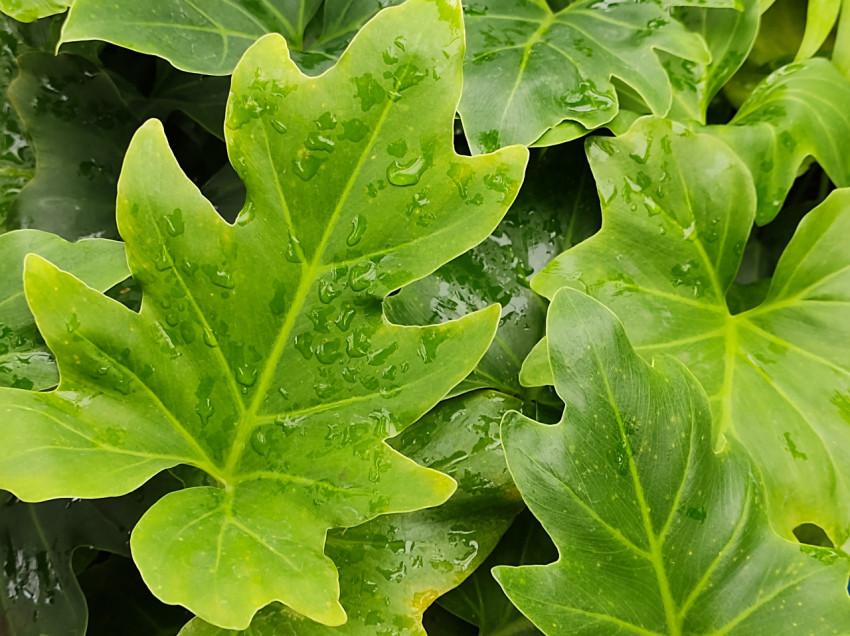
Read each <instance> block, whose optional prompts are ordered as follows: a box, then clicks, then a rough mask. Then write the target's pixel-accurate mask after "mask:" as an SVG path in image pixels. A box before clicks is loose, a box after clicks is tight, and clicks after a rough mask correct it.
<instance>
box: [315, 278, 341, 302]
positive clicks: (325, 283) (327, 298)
mask: <svg viewBox="0 0 850 636" xmlns="http://www.w3.org/2000/svg"><path fill="white" fill-rule="evenodd" d="M339 294H340V291H339V290H338V289H334V286H333V283H331V282H330V281H329V280H320V281H319V300H320V301H321V302H322V303H324V304H325V305H327V304H329V303H331V302H333V299H334V298H336V297H337V296H339Z"/></svg>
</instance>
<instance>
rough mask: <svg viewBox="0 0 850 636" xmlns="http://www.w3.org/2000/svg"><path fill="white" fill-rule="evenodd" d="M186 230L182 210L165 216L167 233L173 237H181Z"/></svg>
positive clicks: (177, 209)
mask: <svg viewBox="0 0 850 636" xmlns="http://www.w3.org/2000/svg"><path fill="white" fill-rule="evenodd" d="M184 230H185V226H184V224H183V211H182V210H181V209H180V208H176V209H175V210H174V212H172V213H171V214H167V215H166V216H165V231H166V232H168V233H169V234H170V235H171V236H174V237H177V236H180V235H181V234H183V231H184Z"/></svg>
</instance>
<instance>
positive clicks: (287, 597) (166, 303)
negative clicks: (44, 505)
mask: <svg viewBox="0 0 850 636" xmlns="http://www.w3.org/2000/svg"><path fill="white" fill-rule="evenodd" d="M388 52H389V53H390V54H391V55H392V60H391V62H392V63H391V64H387V62H385V59H386V56H387V54H388ZM462 52H463V31H462V20H461V11H460V7H459V5H456V4H451V3H447V2H445V0H439V1H437V2H434V1H433V0H431V1H429V0H412V1H410V2H408V3H406V4H405V5H403V6H402V7H397V8H393V9H390V10H388V11H386V12H384V13H383V14H382V17H379V18H377V19H375V20H373V21H372V22H371V23H370V24H369V25H368V26H367V27H365V28H364V29H363V30H362V31H361V32H360V34H358V37H357V38H355V40H354V42H352V45H351V47H350V48H349V49H348V51H347V53H346V55H344V56H343V58H342V59H341V60H340V62H339V63H338V64H337V65H336V66H335V67H334V68H333V69H331V70H329V71H328V72H326V73H325V74H324V75H322V76H321V77H320V78H309V77H306V76H304V75H302V74H301V73H300V72H299V71H298V69H297V67H296V66H295V65H294V64H293V63H292V62H291V60H290V59H289V56H288V52H287V48H286V43H285V41H284V39H283V38H282V37H280V36H277V35H272V36H268V37H266V38H263V39H262V40H261V41H260V42H258V43H257V44H256V45H254V46H253V47H252V48H251V49H250V51H249V52H248V53H246V55H245V57H244V58H243V60H242V61H241V62H240V65H239V67H238V68H237V69H236V72H235V74H234V77H233V85H232V89H231V97H230V101H229V105H228V116H227V120H226V131H227V134H226V137H227V143H228V150H229V154H230V158H231V161H232V162H233V164H234V166H235V167H236V170H237V172H238V173H239V174H240V176H241V178H242V179H243V181H244V182H245V184H246V187H247V193H248V194H247V201H246V204H245V208H244V209H243V211H242V213H241V214H240V216H239V218H238V219H237V222H236V223H235V225H228V224H227V223H225V222H224V221H223V220H222V219H221V218H220V217H219V216H218V215H217V214H216V212H215V210H214V209H213V207H212V205H211V204H210V203H209V202H208V201H206V200H205V199H204V198H203V197H202V196H201V194H200V193H199V191H198V190H197V188H196V187H195V186H194V185H193V184H192V182H191V181H190V180H189V179H188V178H187V177H186V176H185V175H183V173H182V172H181V170H180V168H179V166H178V165H177V162H176V160H175V158H174V156H173V155H172V154H171V152H170V151H169V149H168V146H167V143H166V140H165V137H164V135H163V132H162V128H161V127H160V125H159V124H158V123H157V122H150V123H148V124H147V125H145V126H144V127H143V128H142V129H141V130H140V131H139V132H138V133H137V135H136V137H135V138H134V140H133V142H132V143H131V145H130V149H129V150H128V153H127V158H126V160H125V164H124V168H123V171H122V175H121V179H120V181H119V188H118V189H119V195H118V227H119V230H120V231H121V234H122V236H123V238H124V240H125V242H126V247H127V255H128V260H129V263H130V270H131V272H132V274H133V276H134V278H135V279H136V280H137V281H139V283H140V284H141V287H142V290H143V302H142V308H141V311H140V313H138V314H136V313H134V312H131V311H129V310H127V309H125V308H124V307H123V306H121V305H120V304H118V303H116V302H114V301H112V300H111V299H108V298H106V297H104V296H102V295H100V294H98V293H95V292H94V291H93V290H91V289H88V288H87V287H85V286H84V285H82V283H80V282H79V281H78V280H76V279H75V278H73V277H72V276H70V275H68V274H65V273H63V272H61V271H59V270H58V269H56V268H55V267H54V266H52V265H50V264H49V263H48V262H47V261H45V260H43V259H40V258H37V257H30V258H29V260H28V265H27V272H26V290H27V298H28V301H29V303H30V307H31V308H32V309H33V313H34V314H35V316H36V320H37V322H38V325H39V328H40V329H41V332H42V334H43V335H44V338H45V340H46V341H47V344H48V345H49V346H50V348H51V350H52V351H53V352H54V353H55V354H56V357H57V360H58V364H59V371H60V377H61V380H60V384H59V388H58V390H57V391H55V392H52V393H42V394H32V393H25V392H22V391H15V390H11V389H6V390H3V391H0V405H2V408H4V409H5V410H6V411H7V412H9V413H14V417H12V416H9V417H6V418H4V421H3V425H2V426H0V445H2V447H3V449H4V452H3V455H2V458H0V485H2V486H3V487H6V488H8V489H9V490H12V491H13V492H15V493H16V494H17V495H18V496H19V497H21V498H23V499H27V500H40V499H45V498H50V497H56V496H60V495H68V496H79V497H102V496H107V495H113V494H119V493H122V492H126V491H128V490H131V489H132V488H134V487H136V486H138V485H139V484H141V483H143V482H144V481H146V480H147V479H149V478H150V477H151V476H152V475H153V474H155V473H157V472H159V471H161V470H163V469H164V468H169V467H172V466H175V465H177V464H188V465H190V466H194V467H196V468H198V469H201V470H203V471H204V472H206V473H207V474H208V475H210V477H211V478H212V479H213V480H214V481H215V482H216V483H217V484H218V485H219V487H193V488H187V489H185V490H181V491H179V492H176V493H173V494H171V495H168V496H166V497H165V498H163V499H162V500H160V501H159V502H158V503H157V504H155V505H154V506H153V508H151V510H150V511H148V513H147V514H146V515H145V516H144V517H143V518H142V520H141V521H140V522H139V524H138V526H137V527H136V529H135V530H134V533H133V538H132V548H133V557H134V559H135V561H136V563H137V564H138V566H139V569H140V571H141V573H142V576H143V577H144V579H145V582H146V583H147V584H148V585H149V587H150V588H151V589H152V591H153V592H154V593H155V594H156V595H157V596H158V597H159V598H160V599H162V600H163V601H165V602H168V603H179V604H182V605H185V606H186V607H188V608H189V609H191V610H192V611H193V612H194V613H195V614H197V615H198V616H200V617H202V618H204V619H205V620H207V621H209V622H211V623H214V624H217V625H220V626H222V627H226V628H230V629H245V628H247V627H248V625H249V624H250V621H251V618H252V616H253V614H254V613H255V612H256V610H258V609H259V608H261V607H263V606H265V605H267V604H268V603H271V602H272V601H281V602H283V603H285V604H287V605H289V606H290V607H292V608H293V609H294V610H296V611H298V612H299V613H301V614H304V615H306V616H308V617H310V618H311V619H313V620H316V621H318V622H321V623H324V624H329V625H338V624H340V623H343V622H344V621H345V618H346V616H345V613H344V611H343V609H342V607H341V606H340V605H339V602H338V600H337V598H338V595H339V588H338V581H337V571H336V568H335V567H334V565H333V562H332V561H331V560H330V559H329V558H328V557H327V556H325V555H324V553H323V549H324V545H325V534H326V533H327V531H328V529H329V528H334V527H350V526H355V525H359V524H361V523H364V522H365V521H368V520H369V519H371V518H374V517H376V516H378V515H381V514H387V513H396V512H406V511H411V510H419V509H421V508H424V507H428V506H433V505H437V504H439V503H442V502H443V501H445V500H446V499H447V498H448V497H449V496H450V495H451V493H452V492H453V491H454V488H455V484H454V482H453V481H452V480H451V479H450V478H449V477H446V476H445V475H442V474H440V473H438V472H436V471H434V470H431V469H427V468H423V467H420V466H419V465H417V464H416V463H415V462H413V461H412V460H410V459H408V458H406V457H404V456H403V455H401V454H400V453H398V452H396V451H395V450H393V449H391V448H390V447H389V446H387V445H386V444H385V443H384V440H385V439H386V438H388V437H389V436H391V435H393V434H394V433H395V432H397V431H399V430H401V429H403V428H404V427H405V426H407V425H408V424H410V423H411V422H413V421H415V420H416V419H417V418H419V417H420V416H421V415H423V414H424V413H425V412H427V411H428V410H429V409H430V408H431V407H432V406H433V405H434V404H436V403H437V402H438V401H439V400H440V399H441V398H442V397H443V396H444V395H445V394H446V393H447V392H448V391H449V390H450V389H451V388H452V387H453V386H454V385H455V384H456V383H457V382H459V381H460V380H461V379H463V378H464V377H465V376H466V375H467V374H468V373H469V372H470V371H471V370H472V368H473V367H474V366H475V364H476V363H477V362H478V360H479V359H480V358H481V356H482V355H483V354H484V352H485V351H486V349H487V347H488V346H489V344H490V342H491V340H492V337H493V334H494V332H495V328H496V321H497V319H498V314H499V311H498V307H491V308H489V309H487V310H484V311H482V312H478V313H476V314H474V315H471V316H468V317H465V318H463V319H461V320H458V321H455V322H452V323H447V324H445V325H439V326H434V327H400V326H397V325H393V324H392V323H390V322H389V321H388V320H386V318H384V316H383V314H382V306H381V300H382V299H383V298H384V297H385V296H386V295H387V294H388V293H390V292H391V291H393V290H395V289H398V288H399V287H402V286H403V285H405V284H407V283H409V282H411V281H413V280H415V279H417V278H421V277H423V276H425V275H427V274H428V273H430V272H431V271H433V270H434V269H436V268H437V267H439V266H440V265H442V264H444V263H445V262H447V261H449V260H450V259H452V258H454V257H456V256H457V255H458V254H460V253H462V252H463V251H465V250H467V249H469V248H470V247H471V246H472V245H474V244H476V243H478V242H480V241H481V240H483V239H484V238H485V237H486V236H487V235H488V234H489V233H490V232H491V231H492V230H493V229H494V228H495V226H496V225H497V224H498V222H499V220H500V219H501V217H502V216H503V215H504V213H505V211H506V209H507V207H508V206H509V205H510V203H511V202H512V201H513V199H514V197H515V196H516V192H517V190H518V188H519V183H520V181H521V179H522V172H523V169H524V167H525V162H526V160H527V150H526V149H524V148H518V147H515V148H510V149H505V150H504V151H502V152H499V153H497V154H493V155H489V156H486V157H474V158H473V157H463V156H459V155H457V154H455V152H454V150H453V147H452V141H453V140H452V128H453V119H454V112H455V108H456V105H457V102H458V100H459V97H460V89H461V65H462ZM330 104H333V106H332V107H331V106H330ZM414 121H415V122H416V128H415V129H414V128H413V126H412V124H411V122H414ZM402 149H403V151H402ZM467 201H469V204H468V205H467V204H466V202H467ZM461 211H462V212H461Z"/></svg>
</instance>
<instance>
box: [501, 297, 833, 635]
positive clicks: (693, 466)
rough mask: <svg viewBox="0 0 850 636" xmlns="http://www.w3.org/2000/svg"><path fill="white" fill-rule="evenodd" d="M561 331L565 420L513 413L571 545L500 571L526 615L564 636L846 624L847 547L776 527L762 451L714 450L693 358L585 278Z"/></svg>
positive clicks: (558, 312)
mask: <svg viewBox="0 0 850 636" xmlns="http://www.w3.org/2000/svg"><path fill="white" fill-rule="evenodd" d="M547 335H548V342H549V356H550V360H551V364H552V367H553V368H554V373H555V388H556V390H557V391H558V394H559V395H560V396H561V398H562V399H563V400H564V402H565V403H566V405H567V408H566V411H565V412H564V418H563V419H562V420H561V422H560V423H559V424H556V425H554V426H552V425H545V424H539V423H537V422H535V421H534V420H531V419H528V418H526V417H524V416H522V415H520V414H519V413H513V414H508V415H506V416H505V419H504V420H503V422H502V437H503V440H504V445H505V453H506V456H507V460H508V466H509V468H510V470H511V474H512V475H513V476H514V479H515V480H516V483H517V486H518V487H519V489H520V492H521V493H522V495H523V499H525V501H526V503H527V504H528V507H529V508H530V509H531V511H532V513H534V515H535V516H536V517H537V518H538V519H540V521H541V523H542V524H543V527H544V528H545V529H546V531H547V532H548V533H549V535H550V536H551V537H552V539H553V540H554V542H555V545H556V546H557V547H558V551H559V554H560V556H559V558H558V560H557V561H555V562H554V563H552V564H550V565H543V566H524V567H518V568H511V567H498V568H496V569H495V571H494V573H495V576H496V579H497V580H498V581H499V583H500V584H501V585H502V587H503V588H504V590H505V592H506V593H507V595H508V597H509V598H510V599H511V600H512V601H513V603H514V604H515V605H516V606H517V607H518V608H519V609H520V610H521V611H522V613H523V614H525V615H526V616H528V617H529V618H530V619H531V620H532V621H533V622H534V623H535V624H536V625H537V626H538V627H539V628H540V629H541V630H542V631H543V632H544V633H545V634H548V635H550V636H552V635H555V634H577V633H586V634H591V633H593V634H614V633H617V634H620V633H623V634H626V633H632V634H645V635H649V634H669V635H671V636H673V635H676V636H680V635H682V634H718V635H719V634H730V635H731V634H741V635H742V636H743V635H746V636H754V635H769V634H778V633H785V632H787V631H788V626H790V625H793V626H794V629H793V631H795V632H799V633H806V634H844V633H846V628H847V625H848V624H850V599H848V598H847V574H848V571H850V565H849V564H848V559H847V557H846V555H844V554H843V553H841V552H839V551H836V550H829V549H824V548H815V547H813V546H801V545H800V544H798V543H796V542H792V541H786V540H784V539H781V538H779V537H777V536H776V535H775V534H774V533H773V531H772V530H771V528H770V525H769V523H768V520H767V516H766V514H765V511H764V507H763V506H764V503H763V502H764V497H763V490H764V488H763V484H762V483H761V482H760V481H759V480H758V478H757V476H756V475H757V474H756V473H755V472H754V471H752V470H751V469H750V467H749V462H748V461H747V459H746V454H745V453H743V452H741V450H740V449H739V448H737V447H735V448H733V449H729V448H727V449H725V450H724V451H723V452H722V453H720V454H717V455H715V454H714V452H713V451H712V445H711V416H710V413H709V403H708V400H707V399H706V396H705V393H704V392H703V390H702V388H701V387H700V385H699V383H698V382H697V381H696V379H695V378H694V376H693V375H691V374H690V373H689V372H688V371H687V369H686V368H685V367H684V365H682V364H681V363H680V362H678V361H677V360H674V359H672V358H670V357H668V356H664V355H662V356H658V357H656V358H655V359H654V360H653V362H652V364H651V365H650V364H648V363H647V362H645V361H644V360H643V359H641V358H640V357H639V356H638V355H637V353H636V351H635V350H634V349H632V347H631V345H630V343H629V341H628V339H627V338H626V334H625V331H624V330H623V326H622V325H621V324H620V322H619V321H618V320H617V318H616V317H615V316H614V314H612V313H611V312H610V311H609V310H607V309H606V308H605V307H604V306H602V305H601V304H600V303H598V302H597V301H595V300H593V299H592V298H589V297H587V296H586V295H584V294H582V293H581V292H579V291H576V290H573V289H566V290H563V291H561V292H559V293H558V294H557V295H556V296H555V298H554V300H553V301H552V305H551V306H550V309H549V315H548V319H547Z"/></svg>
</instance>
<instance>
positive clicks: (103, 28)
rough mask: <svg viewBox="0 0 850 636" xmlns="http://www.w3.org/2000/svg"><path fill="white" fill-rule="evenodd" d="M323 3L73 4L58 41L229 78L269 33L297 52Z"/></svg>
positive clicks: (159, 0)
mask: <svg viewBox="0 0 850 636" xmlns="http://www.w3.org/2000/svg"><path fill="white" fill-rule="evenodd" d="M320 2H321V0H297V1H291V0H260V1H259V2H252V1H250V0H205V1H204V2H203V3H200V4H199V3H196V2H191V0H145V1H144V2H120V3H115V2H110V1H107V0H76V1H75V2H74V4H73V6H72V8H71V11H70V12H69V14H68V19H67V21H66V22H65V25H64V27H63V28H62V42H77V41H80V40H104V41H106V42H112V43H113V44H117V45H119V46H123V47H126V48H129V49H133V50H134V51H139V52H141V53H149V54H151V55H157V56H159V57H163V58H165V59H167V60H168V61H169V62H171V63H172V64H173V65H174V66H176V67H177V68H179V69H181V70H184V71H189V72H192V73H206V74H208V75H227V74H229V73H231V72H232V71H233V69H234V68H235V67H236V63H237V62H238V61H239V58H240V57H242V54H243V53H245V51H246V50H248V47H250V46H251V45H252V44H253V43H254V42H255V41H256V40H257V39H259V38H260V37H262V36H263V35H265V34H267V33H280V34H282V35H284V36H285V37H286V38H287V40H288V41H290V42H291V43H292V44H293V46H294V48H296V49H299V48H301V39H302V36H303V33H304V29H305V27H306V26H307V23H308V22H309V21H310V19H311V18H312V17H313V15H314V14H315V13H316V10H317V9H318V8H319V4H320Z"/></svg>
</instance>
